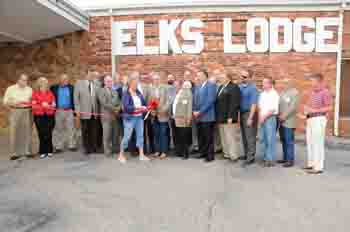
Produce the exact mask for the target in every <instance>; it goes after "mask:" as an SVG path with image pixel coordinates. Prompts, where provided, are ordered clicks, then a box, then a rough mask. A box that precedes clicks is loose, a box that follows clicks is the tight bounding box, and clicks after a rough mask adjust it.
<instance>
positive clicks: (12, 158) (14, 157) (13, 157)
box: [10, 155, 21, 160]
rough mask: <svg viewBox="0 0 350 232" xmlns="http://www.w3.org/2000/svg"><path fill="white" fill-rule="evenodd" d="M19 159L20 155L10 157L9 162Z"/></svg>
mask: <svg viewBox="0 0 350 232" xmlns="http://www.w3.org/2000/svg"><path fill="white" fill-rule="evenodd" d="M19 158H21V156H20V155H13V156H11V157H10V160H18V159H19Z"/></svg>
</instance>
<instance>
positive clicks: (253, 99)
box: [239, 84, 258, 112]
mask: <svg viewBox="0 0 350 232" xmlns="http://www.w3.org/2000/svg"><path fill="white" fill-rule="evenodd" d="M239 89H240V90H241V104H240V111H241V112H248V111H250V108H251V107H252V105H253V104H257V103H258V89H257V88H256V86H255V84H240V85H239Z"/></svg>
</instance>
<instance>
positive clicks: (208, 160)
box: [204, 158, 215, 163]
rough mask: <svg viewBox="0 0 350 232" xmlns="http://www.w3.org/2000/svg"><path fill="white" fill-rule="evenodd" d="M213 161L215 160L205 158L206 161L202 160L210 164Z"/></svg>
mask: <svg viewBox="0 0 350 232" xmlns="http://www.w3.org/2000/svg"><path fill="white" fill-rule="evenodd" d="M214 160H215V159H207V158H206V159H205V160H204V162H206V163H210V162H213V161H214Z"/></svg>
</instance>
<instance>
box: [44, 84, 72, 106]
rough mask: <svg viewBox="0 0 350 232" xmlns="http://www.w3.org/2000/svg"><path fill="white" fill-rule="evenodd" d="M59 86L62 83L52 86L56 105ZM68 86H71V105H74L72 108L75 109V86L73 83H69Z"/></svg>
mask: <svg viewBox="0 0 350 232" xmlns="http://www.w3.org/2000/svg"><path fill="white" fill-rule="evenodd" d="M59 87H60V85H53V86H51V88H50V90H51V92H52V93H53V95H55V98H56V106H58V88H59ZM68 88H69V93H70V101H71V105H72V110H74V86H73V85H71V84H68Z"/></svg>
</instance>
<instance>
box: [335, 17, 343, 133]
mask: <svg viewBox="0 0 350 232" xmlns="http://www.w3.org/2000/svg"><path fill="white" fill-rule="evenodd" d="M339 20H340V22H339V27H338V52H337V77H336V87H335V88H336V95H335V110H334V135H335V136H339V117H340V89H341V71H342V70H341V68H342V67H341V65H342V55H343V30H344V22H343V21H344V13H343V10H340V12H339Z"/></svg>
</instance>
